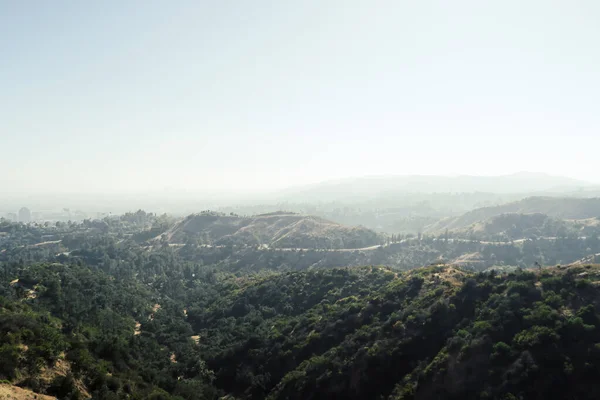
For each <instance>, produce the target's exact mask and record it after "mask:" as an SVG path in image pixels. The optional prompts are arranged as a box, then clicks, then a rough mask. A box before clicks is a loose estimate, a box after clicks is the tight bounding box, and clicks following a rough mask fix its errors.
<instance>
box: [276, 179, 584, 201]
mask: <svg viewBox="0 0 600 400" xmlns="http://www.w3.org/2000/svg"><path fill="white" fill-rule="evenodd" d="M588 186H590V184H589V183H588V182H584V181H581V180H577V179H573V178H567V177H560V176H552V175H548V174H543V173H532V172H519V173H516V174H511V175H499V176H470V175H460V176H433V175H432V176H427V175H392V176H366V177H359V178H346V179H341V180H335V181H326V182H322V183H318V184H314V185H309V186H303V187H297V188H291V189H288V190H286V191H284V192H282V193H281V197H283V198H288V199H294V200H295V201H299V200H319V201H330V200H335V199H344V198H350V199H357V198H373V197H377V196H381V195H390V194H394V193H401V192H404V193H457V192H489V193H534V192H544V191H556V190H560V191H572V190H574V189H578V188H583V187H588Z"/></svg>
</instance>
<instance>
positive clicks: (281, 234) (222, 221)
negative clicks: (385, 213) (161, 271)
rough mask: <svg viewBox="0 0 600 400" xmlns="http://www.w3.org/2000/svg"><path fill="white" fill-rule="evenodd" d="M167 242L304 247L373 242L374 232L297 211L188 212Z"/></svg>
mask: <svg viewBox="0 0 600 400" xmlns="http://www.w3.org/2000/svg"><path fill="white" fill-rule="evenodd" d="M166 236H167V239H168V241H169V242H170V243H184V242H185V240H186V238H187V237H188V236H197V237H200V238H203V237H206V236H208V237H209V238H210V240H211V242H213V243H215V244H219V243H225V242H227V241H229V240H233V241H237V242H242V243H246V244H267V245H269V246H279V247H288V246H289V247H294V246H300V245H306V246H307V247H311V246H318V245H321V247H323V245H325V244H328V243H337V244H338V246H339V245H344V244H345V245H351V244H352V243H354V242H360V244H361V245H374V244H377V241H378V235H377V234H376V233H375V232H373V231H371V230H369V229H367V228H363V227H347V226H344V225H340V224H338V223H335V222H331V221H327V220H325V219H322V218H319V217H314V216H306V215H300V214H289V213H276V214H265V215H257V216H253V217H236V216H216V215H202V214H200V215H190V216H188V217H186V218H185V219H183V220H182V221H180V222H178V223H177V224H175V226H173V227H172V228H171V229H170V230H169V231H167V232H166Z"/></svg>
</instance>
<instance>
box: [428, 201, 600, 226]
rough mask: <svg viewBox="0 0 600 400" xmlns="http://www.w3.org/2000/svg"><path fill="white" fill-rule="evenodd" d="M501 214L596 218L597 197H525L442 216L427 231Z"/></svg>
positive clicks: (599, 206)
mask: <svg viewBox="0 0 600 400" xmlns="http://www.w3.org/2000/svg"><path fill="white" fill-rule="evenodd" d="M503 214H544V215H546V216H548V217H552V218H557V219H564V220H583V219H589V218H596V217H600V198H570V197H569V198H561V197H528V198H526V199H523V200H520V201H516V202H512V203H507V204H503V205H499V206H494V207H484V208H478V209H476V210H473V211H469V212H467V213H465V214H463V215H461V216H458V217H450V218H445V219H442V220H440V221H438V222H436V223H434V224H432V225H430V226H428V227H427V228H426V231H427V232H443V231H445V230H446V229H448V230H450V231H452V230H460V229H465V228H467V227H469V226H471V225H473V224H476V223H482V222H485V221H488V220H490V219H492V218H494V217H498V216H501V215H503Z"/></svg>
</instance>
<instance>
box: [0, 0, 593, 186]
mask: <svg viewBox="0 0 600 400" xmlns="http://www.w3.org/2000/svg"><path fill="white" fill-rule="evenodd" d="M598 21H600V2H598V1H596V0H589V1H575V0H564V1H552V0H543V1H537V0H530V1H513V0H507V1H480V0H473V1H465V0H455V1H402V0H394V1H382V0H364V1H362V0H360V1H359V0H318V1H317V0H303V1H265V0H254V1H242V0H238V1H227V0H224V1H211V2H208V1H201V0H195V1H191V0H179V1H173V2H167V1H156V0H144V1H134V0H128V1H122V0H119V1H114V0H105V1H102V2H83V1H76V0H71V1H66V0H56V1H52V2H50V1H40V2H33V1H12V0H0V150H1V151H2V153H1V154H2V155H1V157H0V185H1V187H2V188H3V189H2V191H4V192H5V193H8V192H81V193H86V192H106V193H122V192H123V193H125V192H127V193H136V192H148V191H153V190H158V191H165V190H166V191H168V190H174V191H176V190H178V191H188V192H235V191H239V192H249V191H263V190H274V189H279V188H284V187H289V186H294V185H304V184H310V183H315V182H319V181H325V180H330V179H338V178H343V177H352V176H365V175H385V174H389V175H396V174H399V175H405V174H425V175H456V174H469V175H501V174H510V173H513V172H516V171H539V172H546V173H549V174H554V175H562V176H569V177H574V178H578V179H583V180H587V181H592V182H600V175H599V173H598V171H599V170H600V168H599V167H600V157H598V149H600V112H599V110H600V46H598V43H599V41H600V24H599V23H598Z"/></svg>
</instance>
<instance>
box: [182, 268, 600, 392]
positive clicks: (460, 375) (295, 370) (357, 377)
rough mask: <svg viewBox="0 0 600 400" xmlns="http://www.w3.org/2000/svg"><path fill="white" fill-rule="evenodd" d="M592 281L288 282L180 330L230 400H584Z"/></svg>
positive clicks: (229, 303) (232, 300)
mask: <svg viewBox="0 0 600 400" xmlns="http://www.w3.org/2000/svg"><path fill="white" fill-rule="evenodd" d="M598 282H600V271H599V270H598V268H597V267H595V266H590V267H589V268H587V267H577V268H567V269H556V268H553V269H548V270H545V271H543V272H535V273H534V272H518V273H513V274H509V275H504V276H499V275H494V274H476V275H471V274H467V273H464V272H462V271H460V270H456V269H454V268H451V267H446V266H438V267H430V268H423V269H417V270H414V271H411V272H408V273H405V274H399V275H397V274H396V273H394V272H392V271H389V270H386V269H380V268H371V267H368V268H357V269H334V270H328V271H318V272H308V273H306V272H305V273H289V274H284V275H276V276H273V277H270V278H265V279H262V280H259V281H255V282H240V283H238V284H236V285H232V286H231V287H230V288H229V290H225V288H224V293H223V296H222V298H221V299H220V300H219V301H218V302H215V303H213V304H212V305H211V307H210V308H209V309H208V310H206V312H205V313H202V315H194V317H193V322H192V325H193V326H194V328H195V329H197V330H198V332H199V335H200V338H201V339H200V346H201V349H202V350H201V352H202V354H203V355H204V356H205V358H206V361H207V365H208V366H209V368H211V369H213V370H214V373H215V376H216V379H215V382H214V384H215V385H216V386H217V387H220V388H222V389H224V390H226V391H228V392H229V393H231V394H232V395H233V396H235V397H238V398H254V399H259V398H270V399H330V398H338V399H342V398H343V399H367V398H368V399H372V398H390V399H443V398H446V399H463V398H474V399H475V398H522V399H531V398H540V399H541V398H597V396H598V394H599V393H598V389H597V387H596V386H595V384H594V383H593V382H595V381H597V379H598V378H600V359H599V357H600V345H597V341H598V340H597V338H598V333H599V327H600V320H599V319H598V313H597V307H598V301H599V299H600V296H598V295H599V294H600V293H599V292H598V290H599V289H598V288H597V286H596V284H597V283H598ZM557 396H558V397H557Z"/></svg>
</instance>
